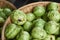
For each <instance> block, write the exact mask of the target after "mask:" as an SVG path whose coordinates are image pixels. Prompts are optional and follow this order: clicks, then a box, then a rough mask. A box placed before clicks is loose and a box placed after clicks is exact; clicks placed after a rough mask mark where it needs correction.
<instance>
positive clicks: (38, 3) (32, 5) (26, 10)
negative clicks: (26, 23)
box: [2, 2, 60, 40]
mask: <svg viewBox="0 0 60 40" xmlns="http://www.w3.org/2000/svg"><path fill="white" fill-rule="evenodd" d="M49 3H50V2H35V3H31V4H28V5H26V6H23V7H20V8H19V10H22V11H23V12H25V13H29V12H31V11H32V9H33V8H34V7H35V6H44V7H45V6H46V5H47V4H49ZM58 5H59V6H60V4H59V3H58ZM9 23H11V19H10V17H8V19H7V20H6V22H5V24H4V26H3V30H2V40H5V39H6V38H5V36H4V31H5V28H6V26H7V25H8V24H9Z"/></svg>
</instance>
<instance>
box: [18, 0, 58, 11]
mask: <svg viewBox="0 0 60 40" xmlns="http://www.w3.org/2000/svg"><path fill="white" fill-rule="evenodd" d="M50 2H51V1H39V2H33V3H29V4H27V5H24V6H22V7H20V8H18V9H20V10H21V9H23V8H25V7H28V6H30V5H33V4H38V3H50ZM56 3H58V2H56Z"/></svg>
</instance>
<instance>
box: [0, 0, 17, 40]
mask: <svg viewBox="0 0 60 40" xmlns="http://www.w3.org/2000/svg"><path fill="white" fill-rule="evenodd" d="M0 2H3V3H5V4H6V5H9V6H10V7H11V8H12V9H17V8H16V7H15V5H13V4H12V3H11V2H9V1H6V0H0ZM6 20H7V19H6ZM3 26H4V25H3ZM2 30H3V29H2ZM2 34H3V33H2V32H1V40H2Z"/></svg>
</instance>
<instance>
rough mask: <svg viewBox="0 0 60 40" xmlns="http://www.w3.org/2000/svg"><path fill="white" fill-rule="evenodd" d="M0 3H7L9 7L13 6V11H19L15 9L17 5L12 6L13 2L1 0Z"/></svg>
mask: <svg viewBox="0 0 60 40" xmlns="http://www.w3.org/2000/svg"><path fill="white" fill-rule="evenodd" d="M0 2H4V3H6V4H7V5H9V6H11V7H12V8H13V9H17V8H16V7H15V5H13V4H12V3H11V2H9V1H6V0H0Z"/></svg>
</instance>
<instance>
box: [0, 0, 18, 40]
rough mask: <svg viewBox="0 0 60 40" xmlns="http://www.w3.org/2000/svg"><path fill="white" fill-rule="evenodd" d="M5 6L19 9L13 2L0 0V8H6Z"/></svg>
mask: <svg viewBox="0 0 60 40" xmlns="http://www.w3.org/2000/svg"><path fill="white" fill-rule="evenodd" d="M4 7H8V8H10V9H12V10H15V9H17V8H16V7H15V6H14V5H13V4H12V3H10V2H8V1H5V0H0V8H4ZM0 40H1V39H0Z"/></svg>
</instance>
